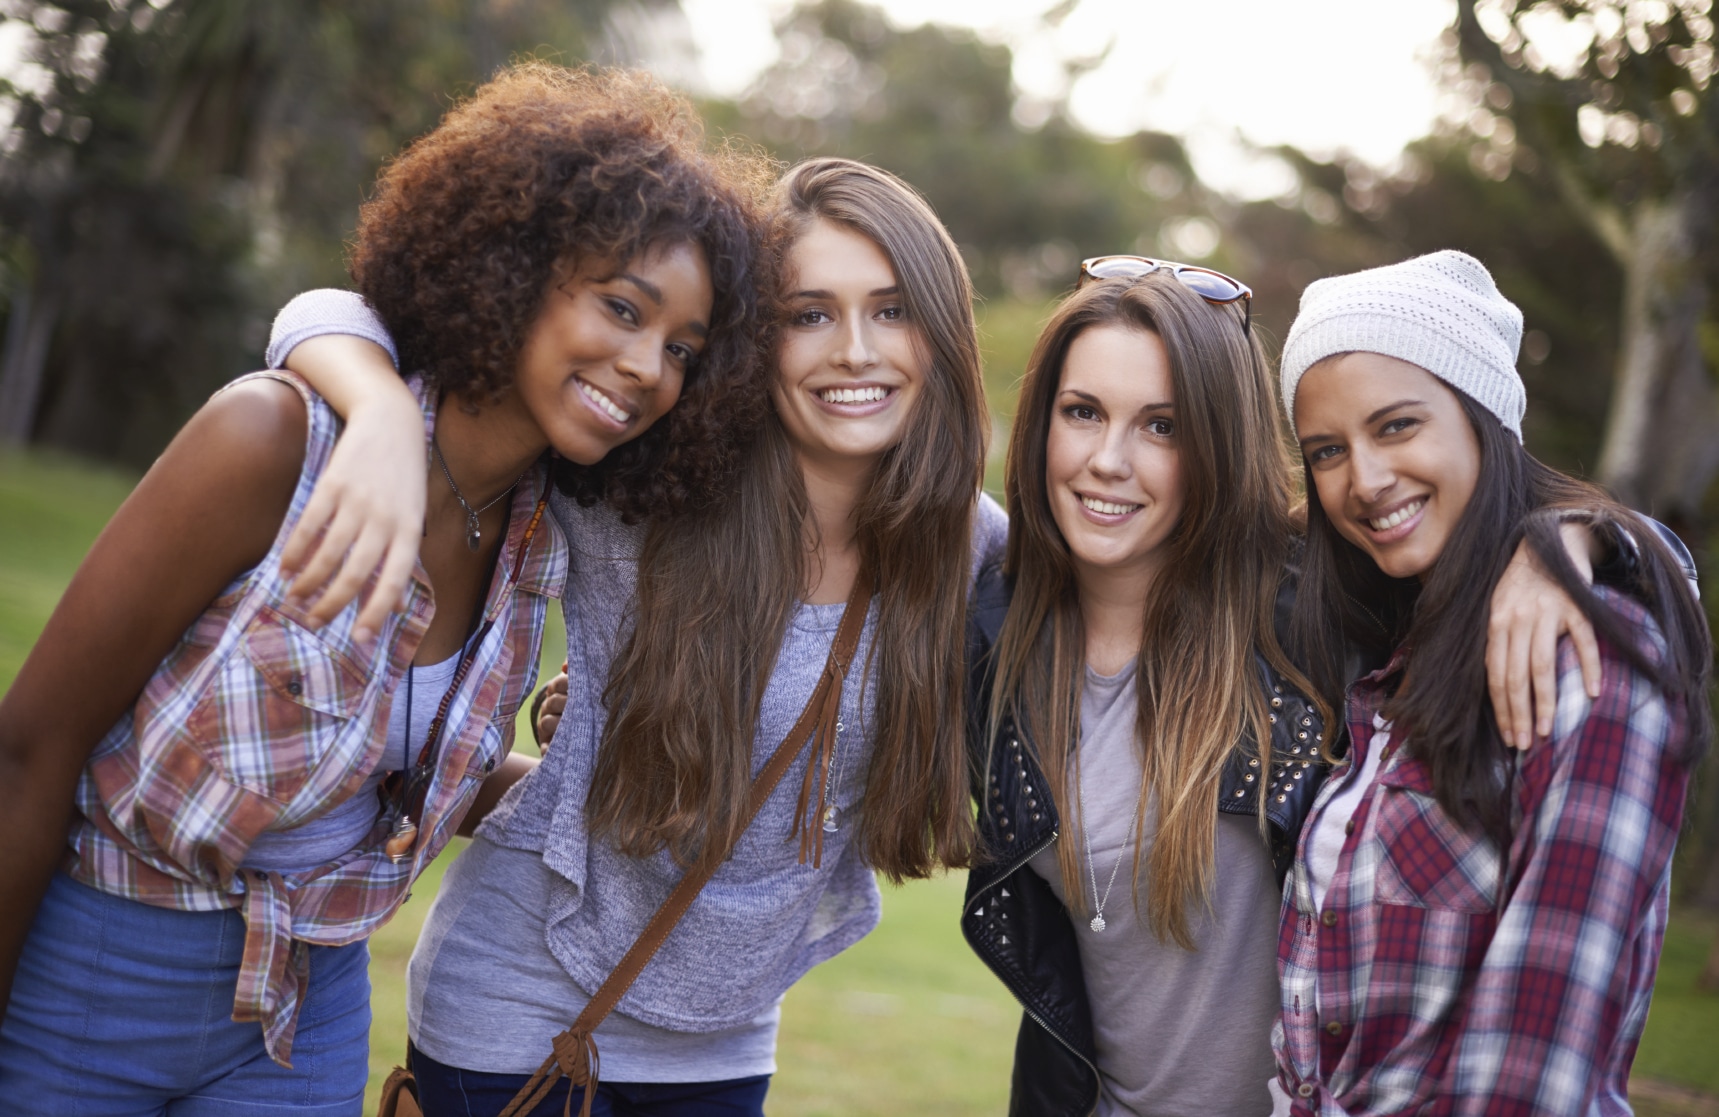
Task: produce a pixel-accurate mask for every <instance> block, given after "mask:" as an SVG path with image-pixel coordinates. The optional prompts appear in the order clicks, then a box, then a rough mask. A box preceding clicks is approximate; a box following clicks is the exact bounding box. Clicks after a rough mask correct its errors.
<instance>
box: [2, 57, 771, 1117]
mask: <svg viewBox="0 0 1719 1117" xmlns="http://www.w3.org/2000/svg"><path fill="white" fill-rule="evenodd" d="M762 168H763V164H761V163H760V162H758V161H756V160H753V159H751V158H749V157H747V156H744V155H737V154H726V153H714V154H713V153H711V152H710V151H708V150H707V149H706V147H705V145H704V143H703V137H702V133H701V130H700V127H699V124H698V121H697V118H696V117H695V116H694V115H693V113H692V112H691V110H690V108H689V107H688V106H687V105H686V103H685V102H684V101H683V100H681V99H680V98H678V97H675V96H674V95H672V94H671V93H669V92H667V91H666V90H665V89H664V88H663V87H662V86H660V85H659V84H658V83H656V82H654V81H653V80H651V79H649V78H647V77H643V76H640V75H636V74H628V73H621V72H571V71H566V70H561V69H558V68H554V67H549V66H543V65H536V64H532V65H524V66H519V67H515V68H512V69H510V70H508V71H506V72H504V73H503V74H502V75H501V76H499V77H498V78H496V79H495V80H494V81H492V82H490V83H489V84H487V85H485V86H483V87H482V88H480V89H479V90H478V91H477V92H476V93H475V94H474V95H473V96H472V97H471V98H470V99H468V100H467V101H465V102H464V103H462V104H460V105H458V106H456V107H455V108H454V109H453V110H452V111H451V112H450V113H449V114H448V115H447V117H446V118H445V119H444V121H443V122H442V124H441V125H440V126H439V127H438V128H437V129H436V130H435V131H433V132H431V133H430V134H429V135H427V136H425V137H423V138H422V139H420V140H419V141H418V142H416V143H415V144H413V145H412V146H411V147H409V148H407V149H406V151H404V152H403V153H402V154H401V155H400V156H399V157H398V158H396V159H395V160H394V161H393V162H392V163H390V164H389V165H388V166H387V167H386V168H385V169H384V171H383V173H382V175H381V178H380V180H379V182H378V185H377V189H376V192H375V194H374V196H373V198H372V199H371V200H370V201H369V202H368V203H367V204H366V205H365V206H364V209H363V212H362V217H361V220H360V224H359V228H358V232H357V237H356V240H355V243H354V246H353V250H352V272H353V275H354V277H355V279H356V281H357V284H358V287H359V289H360V291H361V292H362V293H363V296H364V298H365V299H367V300H368V302H369V304H370V306H372V307H374V308H375V310H376V312H377V313H378V314H379V315H380V318H381V321H382V322H383V323H385V324H386V327H387V330H388V332H389V334H390V335H391V336H392V338H394V339H395V340H396V341H397V342H398V344H399V352H400V356H401V359H402V368H403V369H404V370H405V371H406V372H407V373H408V376H406V377H405V378H404V379H403V380H397V381H396V390H397V391H398V392H399V393H400V395H401V397H403V398H404V399H405V400H406V401H407V402H408V406H409V408H410V424H411V427H412V430H413V433H414V435H415V440H416V445H414V446H413V447H412V449H411V453H410V459H411V461H412V463H413V468H414V469H416V470H419V471H424V470H427V471H428V472H429V475H430V476H432V477H433V478H434V480H435V481H436V482H437V484H436V485H435V486H434V487H432V488H431V490H430V495H429V499H428V501H427V502H425V501H424V496H423V484H422V481H423V478H424V476H425V474H424V473H423V472H419V473H418V476H417V481H418V483H417V485H416V488H417V490H418V492H417V494H416V497H415V500H416V505H415V507H413V508H412V509H411V513H412V516H413V523H414V527H413V530H412V532H411V534H412V536H413V538H412V540H411V542H412V547H411V548H410V549H409V550H408V551H405V552H402V553H403V554H404V556H405V562H404V564H403V565H402V566H401V567H399V568H398V569H394V570H390V571H387V572H385V575H384V579H383V580H384V582H385V583H386V584H387V585H388V586H389V589H388V591H387V593H388V598H389V600H387V601H380V600H379V599H378V600H373V601H372V603H371V609H370V611H368V612H363V613H361V611H360V609H359V606H358V605H357V604H356V603H353V604H347V605H343V606H341V607H338V608H336V607H334V606H333V604H332V598H330V597H327V596H325V597H324V598H323V600H322V602H321V607H320V608H313V607H312V606H311V605H310V604H309V603H307V601H306V600H305V598H304V595H303V594H302V593H295V592H294V586H293V583H294V575H293V574H292V573H291V571H292V570H293V569H294V568H295V567H302V566H303V565H304V559H305V557H306V555H307V554H308V553H309V551H310V550H311V548H310V547H308V546H305V545H304V544H306V543H311V544H315V543H320V546H321V548H322V550H321V552H320V553H324V554H337V555H338V554H341V553H342V552H345V551H346V550H348V549H349V547H350V546H351V544H352V543H353V540H354V535H355V533H354V524H355V517H356V518H358V519H361V518H362V512H363V510H362V509H359V508H357V507H356V506H355V505H354V504H353V502H351V501H346V502H341V501H339V500H334V501H329V499H328V496H327V494H326V493H325V494H322V495H319V496H318V497H316V498H313V497H312V491H313V488H315V487H316V486H317V484H318V482H319V480H328V479H330V478H331V477H332V478H333V479H334V480H338V479H339V478H338V476H336V475H335V474H334V472H333V471H334V469H335V466H334V465H333V464H331V457H332V458H333V459H334V461H335V463H338V461H339V459H340V456H341V454H343V453H346V452H347V450H348V447H347V446H346V445H345V444H344V443H343V445H342V449H341V450H340V451H336V449H335V446H336V436H337V434H338V433H339V430H340V423H339V420H338V417H337V415H336V412H335V410H334V408H333V407H331V403H332V402H334V401H331V400H329V399H327V398H325V397H323V396H321V395H319V394H317V393H316V392H315V391H314V390H313V389H312V388H311V387H310V386H309V385H308V384H307V383H306V382H305V381H304V380H301V379H299V378H298V377H297V376H295V375H292V374H290V373H286V372H271V373H258V374H254V375H252V376H249V377H244V378H242V379H241V380H239V381H237V382H236V383H234V384H233V385H230V386H229V387H228V388H226V389H224V390H223V391H221V392H220V393H218V394H217V395H216V396H215V397H214V398H213V399H212V400H211V401H210V402H209V403H207V404H206V405H205V406H204V407H203V408H202V409H201V410H200V411H198V412H197V414H196V415H194V416H193V417H192V418H191V420H190V421H189V422H188V423H187V424H186V426H185V428H184V429H183V430H182V431H180V433H179V434H178V436H177V437H176V438H175V439H174V441H173V443H172V444H171V445H170V446H169V447H168V448H167V450H166V451H165V452H164V453H163V454H162V456H161V458H160V459H159V460H158V461H157V462H156V464H155V466H154V467H153V468H152V469H151V470H150V471H149V473H148V474H147V475H146V476H145V477H144V479H143V480H142V482H140V483H139V485H138V487H137V489H136V491H135V492H134V493H133V494H132V495H131V497H130V498H129V499H128V500H127V501H126V502H125V504H124V505H123V506H122V507H121V508H120V510H119V511H118V512H117V513H116V514H115V516H114V518H113V520H112V522H111V523H110V524H109V525H108V527H107V529H106V531H105V532H104V533H103V534H102V536H101V538H100V539H99V540H98V541H97V542H96V544H95V545H94V547H93V548H92V549H91V551H90V553H89V555H88V556H87V557H86V559H85V561H84V563H83V565H82V567H81V568H80V570H79V571H78V574H77V576H76V577H75V579H74V580H73V582H72V585H71V586H70V588H69V589H68V590H67V592H66V595H65V597H64V598H63V599H62V601H61V602H60V605H59V607H58V609H57V610H56V611H55V613H54V615H53V617H52V618H51V620H50V621H49V623H48V626H47V628H46V630H45V631H44V633H43V634H42V637H41V639H40V640H39V641H38V642H37V644H36V646H35V648H34V649H33V650H32V652H31V654H30V657H29V659H28V660H27V661H26V663H25V664H24V667H23V669H22V670H21V671H20V673H19V676H18V680H17V684H16V685H15V686H13V687H12V689H11V690H10V691H9V692H8V694H7V695H6V697H5V700H4V702H3V703H0V766H3V767H4V769H5V771H6V772H7V777H6V779H5V780H3V781H0V833H3V834H4V836H5V839H6V846H7V849H8V856H7V858H6V859H5V864H4V867H3V868H0V898H3V902H0V1011H4V1012H5V1018H4V1023H3V1026H0V1096H4V1097H6V1098H8V1099H11V1100H12V1101H14V1102H17V1101H19V1100H20V1099H23V1098H28V1099H30V1107H31V1108H33V1109H34V1110H35V1111H39V1112H52V1113H68V1112H74V1111H75V1112H79V1113H92V1114H117V1113H137V1112H145V1111H148V1112H172V1113H175V1114H195V1113H205V1112H207V1113H217V1112H219V1113H228V1112H235V1111H238V1110H239V1109H242V1110H243V1112H245V1113H247V1114H273V1113H281V1114H284V1113H288V1112H292V1113H298V1114H303V1113H313V1114H315V1113H323V1114H330V1115H332V1114H336V1113H338V1114H343V1115H344V1114H350V1113H353V1112H355V1111H356V1110H357V1108H358V1107H359V1105H360V1104H361V1099H362V1096H363V1092H364V1088H365V1083H366V1079H367V1077H368V1067H367V1051H368V1029H369V1017H370V1007H369V994H370V990H369V982H368V977H367V958H368V955H367V948H366V940H367V939H368V937H369V935H370V933H371V932H372V931H374V930H375V929H376V928H377V927H378V926H380V925H381V924H382V923H383V922H385V921H386V920H387V919H388V917H389V916H390V915H392V913H393V912H394V911H395V910H396V909H397V908H398V906H399V904H400V903H401V902H403V901H404V900H405V898H406V896H407V893H408V891H409V889H410V888H411V886H412V883H413V881H414V880H415V879H416V877H417V875H418V873H419V872H420V871H421V870H422V869H423V868H424V867H425V866H427V865H428V864H429V863H430V862H431V861H432V860H433V859H434V858H435V856H436V854H437V853H438V852H439V851H440V850H441V849H442V848H443V847H444V846H445V845H446V844H447V842H448V841H449V840H450V839H451V838H452V837H453V836H454V834H455V832H456V830H457V829H458V828H460V827H461V826H462V825H464V826H470V825H473V824H475V821H476V820H477V819H478V818H479V817H481V815H482V814H483V813H484V812H485V811H486V810H487V809H488V808H489V807H490V806H492V805H493V804H494V803H495V802H496V801H497V800H498V799H499V798H500V797H501V795H502V793H503V792H504V791H505V790H506V789H507V787H508V786H509V785H510V784H511V783H512V782H514V781H516V780H518V779H519V778H520V777H521V776H522V775H523V774H525V773H526V772H528V771H529V770H530V768H531V767H532V766H533V765H534V764H535V761H532V760H527V759H524V758H519V757H511V756H509V751H510V746H511V743H512V725H513V721H514V714H515V711H516V710H517V709H518V707H519V706H520V704H521V701H522V700H523V699H524V698H525V697H526V696H528V695H529V694H530V692H531V688H532V686H533V684H534V682H535V678H534V676H535V674H536V665H537V663H538V660H539V652H540V643H541V639H542V629H543V620H544V617H545V614H546V612H547V609H548V608H549V606H550V604H551V602H552V600H553V599H555V598H558V597H560V596H561V594H562V592H563V584H564V581H565V578H566V573H567V569H568V566H569V562H570V558H571V555H570V549H569V545H568V544H569V540H568V536H567V527H566V524H565V522H564V517H562V516H561V515H560V513H561V511H562V504H561V502H562V501H563V500H564V498H563V497H561V496H558V495H556V494H557V489H559V491H560V492H561V493H566V494H571V495H572V496H573V497H574V498H576V499H577V500H583V501H587V502H590V501H596V500H598V499H601V500H603V501H604V502H605V507H609V508H612V509H615V510H617V511H618V513H619V514H621V515H624V516H628V517H637V516H642V515H644V514H646V513H652V512H657V511H660V510H664V509H673V508H677V507H681V506H694V505H698V504H701V503H703V502H707V501H708V500H710V499H711V498H712V496H713V494H714V493H716V492H718V491H720V489H721V488H722V487H723V486H724V485H725V484H727V482H728V478H729V477H730V476H731V475H732V474H733V472H734V469H735V466H736V465H737V464H738V462H739V447H740V445H741V444H742V442H743V441H744V439H743V437H742V435H743V432H745V431H746V430H748V429H749V428H750V427H752V426H755V425H756V424H757V423H758V422H759V421H760V420H761V418H762V416H763V413H764V409H765V403H764V391H763V386H762V382H761V380H760V374H759V371H758V361H757V359H756V345H757V338H758V336H759V329H758V325H759V317H758V309H759V306H760V299H759V298H758V296H757V294H756V291H755V288H754V283H755V281H756V277H757V276H758V275H759V274H760V268H759V263H760V249H761V248H762V245H763V235H764V233H765V231H766V230H765V226H764V223H763V221H762V209H761V206H760V205H759V204H758V203H759V200H760V197H759V195H758V193H757V189H756V188H757V187H758V186H759V185H760V184H761V183H762V182H763V181H764V178H763V175H762V173H761V172H762ZM329 297H342V296H339V295H334V296H329ZM283 324H286V325H290V323H283ZM326 340H328V341H330V342H333V341H338V340H339V339H326ZM344 403H345V405H347V406H350V401H344ZM354 433H355V434H356V435H359V436H362V431H358V432H354ZM358 443H359V445H358V448H359V449H362V448H363V444H362V438H361V437H360V438H359V439H358ZM552 498H553V499H554V500H555V502H556V506H557V514H556V515H550V514H549V511H548V510H549V505H550V504H551V500H552ZM295 532H296V533H297V536H296V539H297V540H300V541H301V542H296V543H292V544H291V545H290V546H289V539H290V538H295V537H294V533H295ZM359 543H360V544H361V545H360V546H358V547H356V548H351V549H353V551H354V558H355V559H356V560H357V561H359V562H361V563H364V564H366V569H368V567H369V565H371V560H372V559H374V557H375V554H374V552H369V551H366V550H364V547H365V546H367V544H364V542H363V540H359ZM354 569H357V567H354ZM310 573H311V575H312V578H311V579H310V582H308V583H305V584H313V583H315V582H316V581H317V580H318V579H319V578H325V577H326V575H327V573H328V571H327V569H326V568H324V569H322V570H321V572H320V573H319V572H318V571H317V570H312V571H310ZM300 588H301V589H302V588H303V587H302V586H301V587H300ZM347 596H348V597H350V596H351V594H350V593H349V594H348V595H347ZM390 607H392V608H390ZM96 664H100V665H101V671H102V680H101V685H99V686H97V687H93V688H92V687H91V686H90V685H89V683H88V680H89V672H90V670H91V669H92V667H93V665H96Z"/></svg>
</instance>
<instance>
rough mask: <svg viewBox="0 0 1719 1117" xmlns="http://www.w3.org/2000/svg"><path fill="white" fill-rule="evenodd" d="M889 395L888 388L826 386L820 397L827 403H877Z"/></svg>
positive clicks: (819, 394)
mask: <svg viewBox="0 0 1719 1117" xmlns="http://www.w3.org/2000/svg"><path fill="white" fill-rule="evenodd" d="M887 395H889V389H888V388H825V389H824V390H823V391H821V392H819V393H818V398H819V399H821V400H823V401H824V402H825V403H876V402H877V401H878V400H880V399H882V398H884V397H885V396H887Z"/></svg>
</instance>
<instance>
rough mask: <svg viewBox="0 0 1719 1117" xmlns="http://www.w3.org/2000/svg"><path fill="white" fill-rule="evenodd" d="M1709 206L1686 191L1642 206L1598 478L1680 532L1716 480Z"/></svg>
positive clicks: (1718, 408)
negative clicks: (1704, 321) (1706, 245)
mask: <svg viewBox="0 0 1719 1117" xmlns="http://www.w3.org/2000/svg"><path fill="white" fill-rule="evenodd" d="M1702 205H1703V203H1702V202H1701V201H1700V200H1699V199H1698V198H1697V197H1696V196H1695V195H1693V194H1689V193H1685V194H1680V195H1676V196H1673V197H1671V198H1668V199H1664V200H1658V201H1643V202H1641V203H1639V205H1638V206H1637V207H1636V209H1635V210H1634V212H1633V213H1632V214H1631V221H1630V230H1629V232H1630V235H1629V243H1628V245H1627V252H1626V254H1625V255H1624V257H1623V259H1622V264H1623V269H1624V305H1623V319H1622V323H1621V325H1622V331H1621V332H1622V338H1621V343H1620V345H1619V349H1618V364H1617V376H1616V379H1615V380H1614V382H1613V385H1612V400H1611V407H1610V411H1609V415H1608V418H1607V422H1606V431H1605V437H1604V441H1603V443H1602V446H1601V450H1600V461H1599V479H1600V481H1601V482H1602V483H1603V484H1605V485H1606V486H1608V487H1609V488H1610V489H1611V490H1612V491H1613V492H1614V493H1616V494H1617V495H1618V497H1619V499H1621V500H1622V501H1623V502H1624V503H1626V504H1629V505H1631V506H1632V507H1635V508H1640V509H1643V510H1645V511H1649V512H1652V513H1653V514H1654V515H1656V516H1658V517H1659V518H1661V519H1665V520H1670V521H1673V522H1674V523H1675V524H1676V525H1677V526H1687V525H1691V524H1692V523H1693V522H1694V521H1696V520H1697V519H1698V517H1699V515H1700V509H1701V502H1702V496H1703V495H1704V494H1705V493H1706V491H1707V488H1708V486H1709V484H1710V483H1711V482H1712V480H1713V478H1714V476H1715V475H1716V474H1719V393H1715V391H1714V387H1713V381H1712V377H1711V376H1710V375H1709V373H1708V371H1707V367H1706V361H1705V359H1704V357H1703V355H1702V352H1701V346H1700V340H1699V333H1698V331H1699V326H1700V322H1701V318H1702V315H1703V312H1704V311H1705V309H1706V303H1707V289H1706V284H1705V283H1704V281H1703V278H1702V274H1701V268H1700V266H1699V263H1698V255H1697V254H1698V251H1699V244H1698V242H1699V240H1700V239H1701V238H1700V236H1699V232H1698V230H1700V229H1703V228H1704V227H1705V224H1706V218H1707V214H1705V213H1704V212H1702Z"/></svg>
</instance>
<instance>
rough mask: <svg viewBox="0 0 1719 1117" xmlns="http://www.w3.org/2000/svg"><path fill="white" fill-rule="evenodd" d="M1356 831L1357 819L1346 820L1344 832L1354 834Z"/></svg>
mask: <svg viewBox="0 0 1719 1117" xmlns="http://www.w3.org/2000/svg"><path fill="white" fill-rule="evenodd" d="M1354 832H1355V820H1354V819H1350V820H1349V821H1348V822H1345V823H1344V824H1343V833H1345V834H1353V833H1354Z"/></svg>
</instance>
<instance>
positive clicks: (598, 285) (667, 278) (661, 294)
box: [514, 241, 715, 465]
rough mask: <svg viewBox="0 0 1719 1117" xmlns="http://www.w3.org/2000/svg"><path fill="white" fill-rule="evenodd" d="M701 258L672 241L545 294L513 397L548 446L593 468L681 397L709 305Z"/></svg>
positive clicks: (598, 264)
mask: <svg viewBox="0 0 1719 1117" xmlns="http://www.w3.org/2000/svg"><path fill="white" fill-rule="evenodd" d="M714 297H715V296H714V291H713V288H712V286H711V281H710V268H709V266H708V264H707V262H706V260H705V256H704V250H703V249H702V248H700V247H698V246H697V245H695V244H690V243H687V242H684V241H682V242H678V243H674V244H668V245H663V246H661V247H657V248H653V249H651V250H649V251H647V252H645V253H643V254H641V255H640V256H638V257H636V258H635V259H633V260H630V261H628V262H626V263H625V264H622V265H621V266H620V267H618V268H617V267H615V266H614V265H613V264H610V263H607V262H604V261H587V262H585V263H584V264H581V265H580V267H579V268H578V270H576V271H575V272H574V273H573V275H572V277H571V278H568V279H566V280H564V281H560V282H557V283H554V284H552V285H551V287H550V289H549V293H548V294H547V295H546V296H545V298H544V300H543V309H542V310H541V311H539V312H538V315H537V318H536V320H535V321H534V322H533V323H532V324H531V329H530V332H529V333H528V334H527V335H526V339H525V344H524V346H523V347H522V348H521V350H520V355H519V366H518V372H517V374H516V376H515V379H514V390H515V392H516V394H517V398H518V402H519V403H520V404H521V405H522V406H523V409H524V410H525V411H526V412H527V413H528V414H529V415H530V417H531V419H532V420H534V421H535V422H536V424H537V426H538V427H540V428H541V429H542V432H543V434H544V435H545V436H547V438H548V441H549V444H550V445H551V446H553V447H554V448H555V449H556V450H557V451H558V452H559V453H560V454H561V455H562V456H563V457H565V458H569V459H571V460H572V461H575V462H578V463H579V464H581V465H590V464H592V463H594V462H597V461H600V460H602V458H603V456H604V455H605V454H607V453H608V452H609V451H610V450H612V449H614V448H615V447H616V446H618V445H620V444H621V443H623V442H627V441H629V440H631V439H634V438H637V437H638V436H639V435H641V434H643V433H644V432H645V430H646V429H647V428H649V427H650V425H651V424H652V423H654V422H656V421H657V420H658V419H660V418H662V416H663V415H664V413H666V412H667V411H668V409H669V408H670V407H673V406H674V403H675V401H676V400H677V399H679V398H680V390H681V386H682V384H684V383H685V380H686V373H687V368H688V367H689V366H690V365H691V363H692V361H693V359H694V358H695V357H697V356H698V354H699V352H700V351H701V350H702V349H703V348H704V343H705V338H706V335H707V334H708V332H709V326H708V323H709V321H710V308H711V303H712V301H713V299H714Z"/></svg>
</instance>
